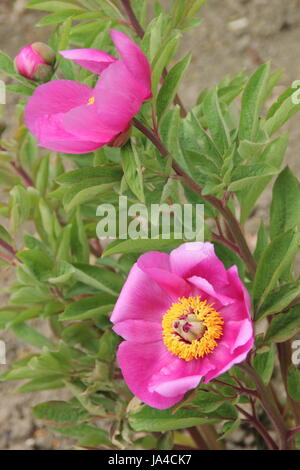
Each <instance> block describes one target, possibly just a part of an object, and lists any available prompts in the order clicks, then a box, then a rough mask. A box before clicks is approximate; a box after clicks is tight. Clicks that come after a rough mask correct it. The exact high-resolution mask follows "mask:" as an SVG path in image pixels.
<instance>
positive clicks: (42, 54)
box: [15, 42, 55, 82]
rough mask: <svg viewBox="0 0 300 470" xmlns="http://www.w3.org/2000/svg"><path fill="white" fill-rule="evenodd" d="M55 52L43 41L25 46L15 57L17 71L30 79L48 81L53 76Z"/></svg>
mask: <svg viewBox="0 0 300 470" xmlns="http://www.w3.org/2000/svg"><path fill="white" fill-rule="evenodd" d="M54 63H55V53H54V52H53V50H52V49H51V47H49V46H47V44H44V43H42V42H35V43H33V44H32V45H31V46H26V47H23V49H22V50H21V51H20V52H19V54H18V55H17V56H16V58H15V67H16V70H17V72H18V73H19V74H20V75H23V77H26V78H29V79H30V80H37V81H43V82H45V81H47V80H49V79H50V78H51V75H52V73H53V67H54Z"/></svg>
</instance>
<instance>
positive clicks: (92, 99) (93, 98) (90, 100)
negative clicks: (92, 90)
mask: <svg viewBox="0 0 300 470" xmlns="http://www.w3.org/2000/svg"><path fill="white" fill-rule="evenodd" d="M94 103H95V97H94V96H92V97H91V98H89V100H88V106H89V105H90V104H94Z"/></svg>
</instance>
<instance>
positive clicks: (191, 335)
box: [162, 297, 224, 361]
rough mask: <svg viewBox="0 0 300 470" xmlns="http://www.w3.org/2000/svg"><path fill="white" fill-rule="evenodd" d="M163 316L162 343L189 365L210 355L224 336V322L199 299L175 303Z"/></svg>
mask: <svg viewBox="0 0 300 470" xmlns="http://www.w3.org/2000/svg"><path fill="white" fill-rule="evenodd" d="M178 300H179V302H174V303H173V304H172V305H171V307H170V308H169V310H168V311H167V312H166V313H165V315H164V316H163V321H162V328H163V340H164V344H165V346H166V347H167V348H168V349H169V351H171V353H173V354H175V356H178V357H180V358H181V359H184V360H185V361H190V360H191V359H198V358H200V357H204V356H206V355H207V354H210V353H211V352H212V351H213V350H214V349H215V348H216V347H217V345H218V342H217V340H218V339H220V338H221V336H222V334H223V327H222V326H223V323H224V321H223V319H222V317H221V315H220V313H219V312H217V311H216V310H215V309H214V308H213V307H212V304H208V303H207V301H206V300H204V301H201V300H200V297H188V298H185V297H183V298H181V299H178Z"/></svg>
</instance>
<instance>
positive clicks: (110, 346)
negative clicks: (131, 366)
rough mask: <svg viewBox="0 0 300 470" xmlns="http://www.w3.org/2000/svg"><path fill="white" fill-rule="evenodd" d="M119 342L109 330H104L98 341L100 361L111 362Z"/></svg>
mask: <svg viewBox="0 0 300 470" xmlns="http://www.w3.org/2000/svg"><path fill="white" fill-rule="evenodd" d="M118 344H119V337H118V336H117V335H116V334H115V333H114V332H113V331H111V330H106V331H105V332H104V333H103V335H102V336H101V338H100V341H99V351H98V357H99V359H100V360H101V361H104V362H108V363H109V364H111V362H112V359H113V357H114V355H115V353H116V348H117V346H118Z"/></svg>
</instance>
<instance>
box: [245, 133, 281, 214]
mask: <svg viewBox="0 0 300 470" xmlns="http://www.w3.org/2000/svg"><path fill="white" fill-rule="evenodd" d="M287 144H288V135H287V134H283V135H281V136H279V137H278V138H277V139H275V140H273V141H272V142H270V143H269V144H268V145H267V146H266V148H265V150H264V151H263V153H262V154H259V155H258V157H257V159H258V158H259V160H257V163H259V162H260V163H266V164H269V165H271V166H272V167H274V168H277V169H278V170H279V168H280V167H281V164H282V161H283V158H284V154H285V151H286V148H287ZM271 179H272V176H266V177H265V178H260V179H259V180H257V181H256V184H255V185H251V186H247V188H245V189H244V190H243V191H241V192H240V193H238V198H239V200H240V202H241V206H242V212H241V223H245V221H246V220H247V218H248V216H249V214H250V212H251V210H252V208H253V206H254V204H255V202H256V201H257V199H258V197H259V196H260V195H261V193H262V192H263V190H264V189H265V187H266V186H267V184H268V183H269V182H270V181H271Z"/></svg>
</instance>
